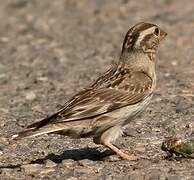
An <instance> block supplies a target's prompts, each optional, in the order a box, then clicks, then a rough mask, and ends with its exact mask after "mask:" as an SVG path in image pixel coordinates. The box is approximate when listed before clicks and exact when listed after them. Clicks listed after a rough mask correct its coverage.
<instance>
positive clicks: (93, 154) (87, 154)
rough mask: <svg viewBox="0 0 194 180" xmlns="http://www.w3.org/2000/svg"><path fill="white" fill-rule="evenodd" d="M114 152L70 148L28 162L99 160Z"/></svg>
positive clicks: (14, 167)
mask: <svg viewBox="0 0 194 180" xmlns="http://www.w3.org/2000/svg"><path fill="white" fill-rule="evenodd" d="M113 154H114V153H113V152H112V151H109V150H106V151H103V152H101V151H100V150H98V149H97V148H82V149H71V150H65V151H64V152H63V153H62V154H59V155H57V154H54V153H51V154H48V155H47V156H45V157H44V158H39V159H36V160H33V161H31V162H30V163H29V164H45V162H46V160H51V161H53V162H55V163H57V164H60V163H62V161H63V160H68V159H72V160H75V161H80V160H83V159H89V160H92V161H101V160H103V158H105V157H107V156H109V155H113ZM21 166H22V165H21V164H16V165H12V164H8V165H0V169H6V168H8V169H16V168H21Z"/></svg>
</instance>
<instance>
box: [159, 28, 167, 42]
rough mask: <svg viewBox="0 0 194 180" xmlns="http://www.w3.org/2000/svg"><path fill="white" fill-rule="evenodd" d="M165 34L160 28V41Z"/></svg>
mask: <svg viewBox="0 0 194 180" xmlns="http://www.w3.org/2000/svg"><path fill="white" fill-rule="evenodd" d="M166 36H167V33H166V32H165V31H163V30H160V41H161V40H163V39H164V38H165V37H166Z"/></svg>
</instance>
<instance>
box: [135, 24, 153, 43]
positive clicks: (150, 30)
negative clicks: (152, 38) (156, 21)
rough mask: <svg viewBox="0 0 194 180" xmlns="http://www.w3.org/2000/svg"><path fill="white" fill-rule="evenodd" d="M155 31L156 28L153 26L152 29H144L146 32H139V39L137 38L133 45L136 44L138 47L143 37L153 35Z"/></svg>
mask: <svg viewBox="0 0 194 180" xmlns="http://www.w3.org/2000/svg"><path fill="white" fill-rule="evenodd" d="M155 29H156V27H155V26H153V27H150V28H148V29H146V30H144V31H142V32H140V34H139V37H138V38H137V41H136V43H135V44H136V45H140V43H141V41H142V40H143V39H144V37H145V36H146V35H147V34H151V33H153V32H154V30H155Z"/></svg>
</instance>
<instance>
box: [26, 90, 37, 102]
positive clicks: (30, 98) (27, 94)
mask: <svg viewBox="0 0 194 180" xmlns="http://www.w3.org/2000/svg"><path fill="white" fill-rule="evenodd" d="M25 96H26V99H27V100H30V101H33V100H34V99H35V98H36V94H35V93H34V92H32V91H31V92H28V93H26V95H25Z"/></svg>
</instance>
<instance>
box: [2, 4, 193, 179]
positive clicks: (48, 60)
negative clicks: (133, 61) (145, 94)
mask: <svg viewBox="0 0 194 180" xmlns="http://www.w3.org/2000/svg"><path fill="white" fill-rule="evenodd" d="M193 12H194V3H193V1H192V0H187V1H182V0H176V1H175V0H158V1H154V0H142V1H135V0H117V1H113V0H112V1H111V0H79V1H78V0H55V1H51V0H50V1H49V0H47V1H46V0H42V1H40V0H6V1H3V0H1V6H0V22H1V25H0V87H1V88H0V179H45V180H46V179H68V180H77V179H104V180H105V179H108V180H109V179H130V180H136V179H137V180H139V179H140V180H141V179H149V180H157V179H166V180H167V179H168V180H185V179H187V180H192V179H194V160H192V159H181V160H178V161H177V160H172V161H169V160H166V159H165V158H164V157H165V153H164V152H162V151H161V149H160V146H161V143H162V141H163V140H164V138H165V137H167V136H170V135H173V134H178V135H180V136H182V137H185V136H189V135H190V134H191V133H192V132H193V131H194V113H193V112H194V81H193V76H194V70H193V68H194V51H193V47H194V13H193ZM140 21H148V22H153V23H156V24H158V25H160V27H162V28H163V29H164V30H166V31H167V32H168V37H167V39H166V40H165V41H164V42H163V43H162V45H161V46H160V49H159V53H158V61H157V76H158V86H157V90H156V93H155V96H154V98H153V100H152V103H151V104H150V106H149V107H148V108H147V110H146V111H145V112H144V113H143V114H142V115H141V117H139V118H137V119H136V120H134V121H133V122H131V124H130V125H129V126H128V128H127V129H126V132H127V133H128V135H129V136H127V137H123V138H121V139H120V140H119V141H118V144H119V145H120V146H121V147H125V148H127V149H128V150H129V151H130V152H133V153H134V154H136V155H139V156H141V155H143V156H145V157H146V158H145V159H141V160H138V161H136V162H129V161H126V160H122V161H117V162H116V161H114V156H110V157H105V154H103V153H101V152H102V151H103V150H104V149H103V147H101V146H96V145H95V144H94V143H93V142H92V141H91V139H81V140H80V139H78V140H72V139H70V138H68V137H62V136H59V135H44V136H42V137H38V138H36V139H32V140H23V141H20V142H17V143H12V144H8V139H7V137H9V136H11V135H12V134H14V133H16V132H18V131H20V130H22V129H23V128H24V127H25V126H26V125H29V124H30V123H32V122H35V121H37V120H40V119H41V118H43V117H45V116H47V115H50V114H52V113H53V112H55V111H56V110H57V109H59V108H60V106H61V105H62V104H64V103H65V101H66V100H67V99H68V98H69V97H70V96H71V95H73V94H74V93H75V92H77V91H79V90H80V89H81V88H83V87H84V86H86V84H88V83H89V82H90V81H92V80H94V79H95V78H96V77H97V76H98V75H99V74H100V73H102V72H103V71H104V70H106V69H107V68H108V67H109V65H110V63H111V62H112V61H114V60H117V58H118V56H119V53H120V49H121V45H122V40H123V37H124V35H125V33H126V31H127V30H128V28H129V27H131V26H132V25H133V24H135V23H137V22H140Z"/></svg>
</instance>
